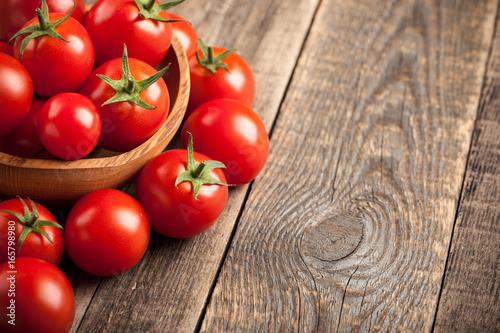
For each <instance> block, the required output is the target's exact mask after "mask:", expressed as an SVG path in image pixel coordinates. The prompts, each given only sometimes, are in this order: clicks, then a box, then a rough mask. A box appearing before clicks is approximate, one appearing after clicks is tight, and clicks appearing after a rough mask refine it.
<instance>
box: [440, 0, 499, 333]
mask: <svg viewBox="0 0 500 333" xmlns="http://www.w3.org/2000/svg"><path fill="white" fill-rule="evenodd" d="M499 11H500V2H498V3H497V10H496V15H495V22H494V24H493V33H492V35H491V42H490V46H489V50H488V56H487V60H486V63H485V70H484V74H483V79H482V83H481V91H480V94H479V99H478V105H477V111H476V119H475V120H474V128H473V130H472V135H471V138H470V142H469V151H468V152H467V159H466V163H465V170H464V174H463V178H462V186H461V187H460V193H459V197H458V198H459V199H458V203H457V207H456V209H455V216H454V219H453V227H452V229H451V235H450V243H449V244H448V249H447V256H446V262H445V268H444V271H443V277H442V279H441V285H440V288H439V293H438V298H437V302H436V308H435V310H434V316H433V318H432V323H431V332H434V330H435V325H436V319H437V315H438V312H439V304H440V303H441V298H442V295H443V289H444V284H445V280H446V272H447V270H448V268H449V265H450V255H451V247H452V244H453V239H454V236H455V229H456V226H457V220H458V216H459V213H460V209H461V207H462V200H463V199H464V197H463V192H464V189H465V186H466V181H467V170H468V169H469V164H470V162H471V161H470V158H471V154H472V147H473V143H474V140H475V137H476V135H475V134H474V132H475V129H476V128H477V123H478V120H479V118H480V117H479V116H480V114H481V109H482V107H481V101H482V100H483V97H484V94H485V88H486V82H487V77H488V68H489V65H490V62H491V56H492V53H493V44H494V41H495V38H496V36H497V26H498V20H499V19H500V15H499Z"/></svg>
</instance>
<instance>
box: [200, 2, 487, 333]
mask: <svg viewBox="0 0 500 333" xmlns="http://www.w3.org/2000/svg"><path fill="white" fill-rule="evenodd" d="M496 10H497V1H477V2H473V1H430V0H428V1H425V0H423V1H412V0H404V1H371V0H360V1H341V0H324V1H322V2H321V4H320V7H319V9H318V13H317V15H316V17H315V20H314V24H313V27H312V29H311V32H310V34H309V37H308V40H307V43H306V44H305V48H304V50H303V52H302V55H301V57H300V60H299V62H298V65H297V69H296V71H295V74H294V76H293V80H292V83H291V85H290V88H289V90H288V91H287V96H286V99H285V100H284V103H283V105H282V107H281V110H280V114H279V118H278V121H277V123H276V125H275V128H274V130H273V135H272V147H271V158H270V160H269V163H268V165H267V168H266V169H265V173H264V175H263V176H262V177H261V178H260V179H259V180H258V181H257V182H256V183H254V186H253V188H252V193H251V194H250V196H249V199H248V201H247V205H246V207H245V210H244V212H243V215H242V217H241V219H240V222H239V223H238V228H237V229H236V233H235V236H234V238H233V242H232V243H231V247H230V249H229V251H228V255H227V257H226V260H225V262H224V265H223V268H222V270H221V274H220V275H219V278H218V280H217V285H216V287H215V289H214V292H213V294H212V298H211V299H210V303H209V306H208V308H207V313H206V315H205V318H204V321H203V324H202V326H201V331H202V332H206V331H208V332H211V331H235V332H243V331H252V332H294V331H304V332H310V331H318V332H334V331H341V332H343V331H358V330H360V331H383V332H385V331H401V332H408V331H430V330H431V328H432V323H433V320H434V317H435V309H436V306H437V301H438V296H439V291H440V288H441V283H442V278H443V272H444V268H445V263H446V258H447V255H448V248H449V244H450V239H451V232H452V228H453V223H454V220H455V212H456V206H457V202H458V198H459V193H460V189H461V184H462V180H463V175H464V170H465V165H466V159H467V153H468V150H469V144H470V139H471V132H472V129H473V127H474V120H475V117H476V111H477V107H478V100H479V96H480V88H481V83H482V79H483V74H484V71H485V64H486V60H487V55H488V50H489V45H490V41H491V38H492V32H493V26H494V18H495V12H496Z"/></svg>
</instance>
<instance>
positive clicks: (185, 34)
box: [169, 13, 198, 58]
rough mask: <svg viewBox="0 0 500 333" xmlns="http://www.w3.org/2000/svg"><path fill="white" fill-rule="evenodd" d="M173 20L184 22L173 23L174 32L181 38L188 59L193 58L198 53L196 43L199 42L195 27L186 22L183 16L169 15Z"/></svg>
mask: <svg viewBox="0 0 500 333" xmlns="http://www.w3.org/2000/svg"><path fill="white" fill-rule="evenodd" d="M169 15H170V19H171V20H183V21H179V22H172V32H173V33H175V35H176V36H177V38H179V40H180V42H181V44H182V46H183V47H184V50H185V51H186V55H187V56H188V58H190V57H191V56H193V55H194V54H195V52H196V41H197V40H198V33H197V32H196V30H195V29H194V28H193V26H192V25H191V24H190V23H189V22H187V21H185V19H184V18H183V17H182V16H179V15H176V14H173V13H169Z"/></svg>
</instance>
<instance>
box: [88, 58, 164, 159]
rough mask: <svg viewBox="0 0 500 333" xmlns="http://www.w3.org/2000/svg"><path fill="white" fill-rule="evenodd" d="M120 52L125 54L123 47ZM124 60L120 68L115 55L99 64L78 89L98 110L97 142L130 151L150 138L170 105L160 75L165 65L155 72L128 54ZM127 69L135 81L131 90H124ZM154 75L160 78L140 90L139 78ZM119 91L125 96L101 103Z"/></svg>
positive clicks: (120, 61)
mask: <svg viewBox="0 0 500 333" xmlns="http://www.w3.org/2000/svg"><path fill="white" fill-rule="evenodd" d="M123 56H124V57H125V58H128V57H127V52H126V49H125V51H124V55H123ZM127 63H128V65H127V66H125V68H122V59H118V58H117V59H113V60H110V61H108V62H106V63H104V64H102V65H101V66H99V67H98V68H97V69H96V70H95V71H94V72H93V73H92V75H90V76H89V78H88V79H87V81H86V82H85V83H84V85H83V87H82V89H81V90H80V92H81V93H82V94H83V95H85V96H87V97H88V98H90V99H91V100H92V102H94V104H95V105H97V108H98V110H99V113H100V114H101V119H102V124H103V127H102V141H101V143H100V146H101V147H103V148H106V149H108V150H112V151H119V152H123V151H129V150H131V149H133V148H135V147H137V146H139V145H140V144H142V143H143V142H145V141H146V140H147V139H149V138H150V137H151V136H152V135H153V134H154V133H155V132H156V131H157V130H158V129H159V128H160V126H161V125H162V124H163V122H164V121H165V119H167V116H168V112H169V107H170V96H169V93H168V88H167V85H166V83H165V81H164V80H163V78H162V77H161V75H163V74H162V73H164V70H166V69H165V68H164V69H163V70H162V71H160V72H157V71H156V70H155V69H154V68H153V67H151V66H150V65H148V64H147V63H145V62H143V61H141V60H138V59H134V58H128V61H127ZM127 72H130V75H131V79H132V81H134V84H132V86H133V88H132V90H131V92H130V93H129V92H127V89H128V88H127V85H128V83H127V77H129V75H128V74H127ZM157 73H159V74H157ZM97 75H104V76H106V77H108V78H110V79H111V80H115V81H116V83H115V84H114V85H116V86H115V87H112V86H111V85H110V84H109V83H107V82H105V80H103V79H102V78H101V77H98V76H97ZM154 75H157V76H159V79H158V80H157V81H156V82H154V83H153V84H151V85H150V86H148V87H147V88H145V89H144V90H142V89H143V88H144V87H145V86H143V85H142V83H140V82H141V81H143V80H145V79H147V78H149V77H151V76H154ZM143 82H144V81H143ZM119 94H123V95H124V98H125V99H127V100H123V99H120V100H119V101H116V102H113V103H110V104H104V103H105V102H107V101H108V100H110V99H112V98H113V97H115V95H119ZM131 95H137V96H138V97H139V98H140V99H142V101H143V102H145V103H147V104H148V105H149V106H150V107H152V108H151V109H148V108H145V107H144V106H140V105H138V104H136V102H137V101H133V98H130V96H131ZM131 100H132V101H131Z"/></svg>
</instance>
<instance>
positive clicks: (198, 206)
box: [136, 147, 228, 238]
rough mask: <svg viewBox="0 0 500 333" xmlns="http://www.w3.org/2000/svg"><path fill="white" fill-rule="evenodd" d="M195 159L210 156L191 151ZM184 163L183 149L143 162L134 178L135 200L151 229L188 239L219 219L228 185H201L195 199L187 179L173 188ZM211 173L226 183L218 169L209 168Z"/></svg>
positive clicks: (185, 160)
mask: <svg viewBox="0 0 500 333" xmlns="http://www.w3.org/2000/svg"><path fill="white" fill-rule="evenodd" d="M195 148H196V147H195ZM194 160H195V162H196V163H198V162H200V161H201V160H210V158H209V157H207V156H204V155H202V154H199V153H197V152H194ZM186 166H187V151H186V150H184V149H174V150H168V151H166V152H163V153H161V154H160V155H158V156H156V157H155V158H153V159H152V160H151V161H150V162H149V163H148V164H146V166H145V167H144V168H143V169H142V171H141V173H140V174H139V178H138V180H137V187H136V196H137V200H138V201H139V202H140V203H141V205H142V206H143V207H144V209H145V210H146V212H147V214H148V217H149V221H150V224H151V228H152V229H153V230H155V231H156V232H158V233H160V234H162V235H164V236H167V237H172V238H187V237H192V236H195V235H197V234H199V233H201V232H203V231H205V230H206V229H208V228H209V227H210V226H211V225H212V224H213V223H214V222H215V221H216V220H217V219H218V218H219V216H220V215H221V214H222V211H223V210H224V207H225V205H226V202H227V198H228V189H227V186H220V185H202V186H201V188H200V192H199V193H198V200H196V199H195V198H194V196H193V186H192V185H191V183H190V182H187V181H185V182H182V183H179V184H178V187H177V188H176V187H175V180H176V178H177V176H178V175H180V174H181V173H182V172H184V171H186ZM211 175H212V176H213V177H214V178H216V179H217V180H219V181H220V182H222V183H226V179H225V177H224V173H223V172H222V171H221V169H214V170H212V172H211Z"/></svg>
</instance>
